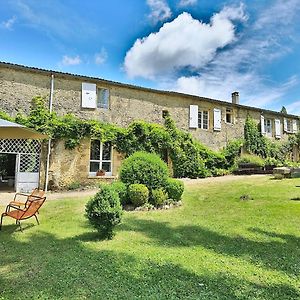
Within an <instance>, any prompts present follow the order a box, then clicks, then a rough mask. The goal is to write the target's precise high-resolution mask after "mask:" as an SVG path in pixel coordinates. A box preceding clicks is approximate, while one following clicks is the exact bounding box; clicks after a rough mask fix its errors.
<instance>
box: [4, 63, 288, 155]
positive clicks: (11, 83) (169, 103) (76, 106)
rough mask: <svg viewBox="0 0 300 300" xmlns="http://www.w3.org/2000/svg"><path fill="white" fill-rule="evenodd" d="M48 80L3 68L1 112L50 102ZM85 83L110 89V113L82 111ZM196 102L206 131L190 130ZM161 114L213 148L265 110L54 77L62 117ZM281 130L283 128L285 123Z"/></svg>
mask: <svg viewBox="0 0 300 300" xmlns="http://www.w3.org/2000/svg"><path fill="white" fill-rule="evenodd" d="M50 81H51V73H50V72H41V71H32V70H31V69H25V70H24V69H12V68H9V67H3V66H0V86H1V87H0V109H1V110H4V111H6V112H8V113H9V114H10V115H12V116H14V115H16V113H17V112H18V111H21V112H28V110H29V107H30V102H31V99H32V98H33V97H34V96H37V95H40V96H44V97H46V99H48V98H49V91H50ZM83 81H88V82H92V83H96V84H97V87H103V88H108V89H109V91H110V104H109V109H98V108H97V109H84V108H82V107H81V84H82V82H83ZM192 104H193V105H198V106H199V108H200V109H203V110H208V111H209V114H210V118H209V120H210V124H209V129H208V130H203V129H190V128H189V106H190V105H192ZM227 107H230V108H232V109H233V115H234V122H233V124H227V123H226V122H225V114H226V108H227ZM214 108H219V109H221V110H222V129H221V131H214V130H213V110H214ZM163 110H168V111H169V113H170V114H171V116H172V118H173V119H174V121H175V122H176V125H177V126H178V127H179V128H180V129H182V130H185V131H189V132H190V133H191V134H192V135H193V136H194V137H195V138H196V139H198V140H199V141H201V142H202V143H203V144H205V145H207V146H208V147H210V148H212V149H214V150H218V149H220V148H222V147H224V146H226V144H227V142H228V141H230V140H232V139H234V138H239V137H242V136H243V127H244V123H245V119H246V117H247V115H248V114H249V115H250V116H252V117H253V118H254V119H255V120H256V121H257V123H259V122H260V114H261V111H259V110H257V109H251V108H247V107H241V106H235V105H232V104H231V103H227V102H221V101H209V100H208V99H206V98H201V97H190V96H184V95H180V94H170V93H164V92H157V91H156V92H155V91H151V90H144V89H139V88H132V87H128V86H126V85H118V84H109V83H108V82H107V81H103V80H96V79H89V80H87V79H84V78H80V77H76V76H68V75H63V74H55V81H54V97H53V111H55V112H56V113H57V114H59V115H64V114H66V113H73V114H75V115H77V116H78V117H80V118H84V119H96V120H100V121H104V122H109V123H114V124H117V125H119V126H123V127H125V126H127V125H128V124H130V123H131V122H132V121H134V120H145V121H147V122H153V123H162V122H163V118H162V111H163ZM264 115H265V117H270V118H272V119H275V118H278V115H277V114H275V113H273V114H272V113H270V112H269V113H264ZM281 119H282V117H281ZM281 126H282V127H283V120H282V122H281ZM282 132H283V128H282ZM287 136H288V135H287V134H283V138H284V139H286V138H287Z"/></svg>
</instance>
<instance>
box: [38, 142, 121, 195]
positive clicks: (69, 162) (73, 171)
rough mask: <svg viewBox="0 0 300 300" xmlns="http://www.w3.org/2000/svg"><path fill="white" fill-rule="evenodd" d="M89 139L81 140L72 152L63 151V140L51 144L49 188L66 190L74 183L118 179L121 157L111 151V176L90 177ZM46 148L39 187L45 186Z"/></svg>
mask: <svg viewBox="0 0 300 300" xmlns="http://www.w3.org/2000/svg"><path fill="white" fill-rule="evenodd" d="M90 146H91V143H90V139H84V140H82V142H81V144H80V145H79V146H78V147H76V148H75V149H73V150H69V149H65V144H64V141H63V140H59V141H55V142H52V143H51V155H50V165H49V188H50V189H52V190H53V189H54V190H55V189H60V188H67V187H68V186H69V185H70V184H72V183H74V182H80V183H81V184H83V185H96V184H99V182H100V181H101V180H102V181H112V180H115V179H116V178H118V172H119V168H120V166H121V162H122V160H123V155H122V154H120V153H119V152H117V151H116V150H115V149H113V152H112V161H113V163H112V176H90V175H89V164H90ZM46 155H47V147H46V145H44V146H43V149H42V164H41V178H40V181H41V183H40V184H41V186H42V187H43V186H44V185H45V166H46Z"/></svg>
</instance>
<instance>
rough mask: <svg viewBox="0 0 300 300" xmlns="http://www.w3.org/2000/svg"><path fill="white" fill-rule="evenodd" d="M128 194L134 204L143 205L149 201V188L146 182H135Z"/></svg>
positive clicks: (129, 188)
mask: <svg viewBox="0 0 300 300" xmlns="http://www.w3.org/2000/svg"><path fill="white" fill-rule="evenodd" d="M128 196H129V199H130V201H131V203H132V204H133V205H134V206H142V205H144V204H145V203H147V202H148V198H149V190H148V188H147V187H146V186H145V185H144V184H140V183H134V184H131V185H130V186H129V187H128Z"/></svg>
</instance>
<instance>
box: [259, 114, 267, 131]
mask: <svg viewBox="0 0 300 300" xmlns="http://www.w3.org/2000/svg"><path fill="white" fill-rule="evenodd" d="M260 131H261V134H265V133H266V129H265V117H264V116H263V115H261V116H260Z"/></svg>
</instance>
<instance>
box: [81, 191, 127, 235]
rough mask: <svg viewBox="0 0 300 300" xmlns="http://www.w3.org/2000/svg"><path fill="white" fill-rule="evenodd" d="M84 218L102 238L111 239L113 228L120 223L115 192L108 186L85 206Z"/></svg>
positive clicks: (118, 206)
mask: <svg viewBox="0 0 300 300" xmlns="http://www.w3.org/2000/svg"><path fill="white" fill-rule="evenodd" d="M85 211H86V217H87V218H88V220H89V221H90V223H91V224H92V226H93V227H94V228H96V229H97V230H98V232H99V234H100V236H101V237H102V238H108V239H110V238H112V236H113V229H114V227H115V226H116V225H117V224H119V223H120V222H121V217H122V207H121V204H120V199H119V196H118V194H117V192H116V191H115V190H114V188H112V187H111V186H109V185H102V186H101V190H100V191H99V192H98V193H97V194H96V195H95V196H94V197H93V198H91V200H90V201H89V202H88V203H87V204H86V209H85Z"/></svg>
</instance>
